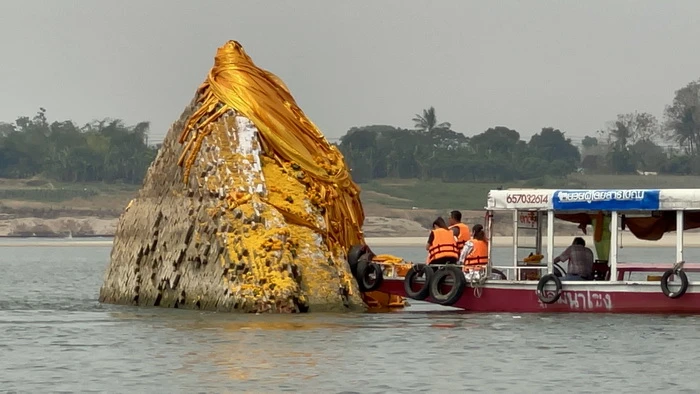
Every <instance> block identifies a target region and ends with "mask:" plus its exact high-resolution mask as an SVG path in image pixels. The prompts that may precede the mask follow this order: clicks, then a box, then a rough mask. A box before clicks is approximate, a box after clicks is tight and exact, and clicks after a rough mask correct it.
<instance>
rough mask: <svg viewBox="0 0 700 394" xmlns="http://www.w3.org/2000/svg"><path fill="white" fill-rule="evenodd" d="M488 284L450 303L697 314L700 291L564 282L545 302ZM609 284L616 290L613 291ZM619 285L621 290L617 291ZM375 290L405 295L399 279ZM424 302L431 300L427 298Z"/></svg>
mask: <svg viewBox="0 0 700 394" xmlns="http://www.w3.org/2000/svg"><path fill="white" fill-rule="evenodd" d="M489 284H490V285H491V286H498V287H497V288H494V287H485V288H483V289H481V296H480V297H477V296H476V294H474V289H473V288H471V287H466V288H465V289H464V293H463V294H462V297H461V298H460V299H459V301H457V303H455V304H454V305H450V306H452V307H455V308H461V309H464V310H467V311H472V312H504V313H541V312H546V313H547V312H567V313H571V312H574V313H657V314H672V313H677V314H681V313H682V314H700V292H699V293H696V292H691V290H690V288H689V289H688V292H687V293H686V294H684V295H683V296H682V297H680V298H677V299H671V298H668V297H666V296H665V295H664V294H663V293H662V292H661V287H660V286H658V285H657V286H638V287H639V290H634V289H632V288H630V287H631V286H634V285H629V286H624V285H622V284H610V285H597V286H596V285H590V286H576V285H573V286H571V289H567V285H566V284H564V287H563V289H564V290H563V291H562V295H561V297H560V298H559V300H558V301H557V302H555V303H553V304H545V303H543V302H542V301H540V299H539V297H537V293H536V290H537V285H536V284H524V283H513V282H503V283H498V282H497V281H492V282H489ZM489 284H487V286H488V285H489ZM611 285H612V286H611ZM613 286H615V287H617V289H618V290H613V289H612V288H611V287H613ZM622 286H624V290H619V289H621V288H623V287H622ZM576 287H578V288H579V289H576ZM584 287H588V289H586V288H584ZM605 287H608V288H609V289H605ZM378 291H381V292H386V293H390V294H396V295H400V296H403V297H407V296H406V292H405V291H404V285H403V279H389V278H387V279H385V280H384V282H383V283H382V286H381V287H380V289H379V290H378ZM407 298H408V297H407ZM408 299H409V300H410V298H408ZM425 301H427V302H433V301H432V300H431V299H430V298H428V299H426V300H425Z"/></svg>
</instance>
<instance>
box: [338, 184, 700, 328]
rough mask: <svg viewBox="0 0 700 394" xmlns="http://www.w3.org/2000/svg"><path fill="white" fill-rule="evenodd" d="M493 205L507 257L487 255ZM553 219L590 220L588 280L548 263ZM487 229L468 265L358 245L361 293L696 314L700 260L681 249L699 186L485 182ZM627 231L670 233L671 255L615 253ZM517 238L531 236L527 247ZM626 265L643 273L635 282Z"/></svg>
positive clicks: (496, 305)
mask: <svg viewBox="0 0 700 394" xmlns="http://www.w3.org/2000/svg"><path fill="white" fill-rule="evenodd" d="M496 212H512V217H513V226H514V227H513V252H512V260H510V261H493V259H492V257H491V255H492V253H491V245H492V242H491V240H492V234H493V233H494V231H493V230H494V229H493V225H494V221H493V215H494V213H496ZM555 218H557V219H560V220H565V221H569V222H573V223H578V224H579V228H581V229H582V230H583V231H585V230H586V228H587V227H588V226H592V227H593V238H594V240H595V242H594V244H595V245H594V247H595V249H596V252H597V256H598V257H597V260H596V261H595V263H594V266H593V279H592V280H585V281H565V280H562V278H563V277H564V276H565V274H566V270H565V269H564V268H563V267H562V266H561V265H560V264H559V263H556V264H555V263H554V262H553V260H554V257H555V254H554V219H555ZM484 227H485V228H486V229H487V237H488V239H489V259H488V263H487V264H486V265H485V266H483V267H481V268H480V269H479V270H478V271H476V272H473V273H467V274H464V273H463V272H462V267H461V266H454V265H452V266H427V265H425V264H413V263H407V262H405V261H401V262H396V261H388V260H387V258H386V257H383V256H375V255H374V254H373V253H372V252H371V250H370V249H369V248H368V247H367V246H360V245H358V246H356V247H353V248H354V249H353V251H352V253H349V261H350V264H351V268H353V272H354V273H355V275H356V278H357V280H358V283H359V284H360V289H361V290H363V291H366V292H368V291H375V292H379V293H386V294H391V295H395V296H400V297H407V298H409V299H415V300H424V301H427V302H432V303H436V304H440V305H446V306H452V307H456V308H461V309H464V310H467V311H473V312H513V313H528V312H588V313H668V314H676V313H678V314H680V313H689V314H695V313H700V282H693V281H690V280H689V279H688V275H687V274H686V273H691V272H698V271H700V264H699V263H685V260H684V250H683V235H684V231H687V230H690V229H695V228H700V189H666V190H663V189H662V190H659V189H656V190H651V189H639V190H638V189H634V190H630V189H626V190H542V189H525V190H524V189H519V190H492V191H490V192H489V194H488V200H487V204H486V215H485V224H484ZM625 229H628V230H629V231H630V232H631V233H632V234H634V236H635V237H637V238H639V239H645V240H650V241H654V240H659V239H661V237H662V236H663V235H664V234H665V233H668V232H675V236H676V256H675V261H659V262H656V263H635V262H627V261H620V259H618V256H619V253H618V252H619V248H618V245H619V241H620V234H619V232H620V230H625ZM526 232H529V233H531V235H530V236H529V237H528V236H527V234H525V233H526ZM524 235H525V236H524ZM523 238H524V239H525V240H527V238H529V239H530V240H531V241H534V242H533V243H532V244H530V245H525V244H524V240H523ZM572 238H573V237H572ZM543 241H546V242H543ZM587 246H589V245H587ZM350 257H352V259H351V258H350ZM631 273H647V274H648V276H647V277H646V280H632V279H631V278H630V275H631Z"/></svg>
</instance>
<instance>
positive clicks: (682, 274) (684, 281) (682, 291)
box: [661, 269, 688, 299]
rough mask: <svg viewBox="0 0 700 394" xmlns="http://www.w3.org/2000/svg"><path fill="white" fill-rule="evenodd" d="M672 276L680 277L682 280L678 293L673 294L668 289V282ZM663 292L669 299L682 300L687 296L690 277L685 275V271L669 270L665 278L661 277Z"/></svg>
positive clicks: (665, 273)
mask: <svg viewBox="0 0 700 394" xmlns="http://www.w3.org/2000/svg"><path fill="white" fill-rule="evenodd" d="M672 275H678V277H679V278H681V288H680V290H678V291H677V292H675V293H674V292H672V291H671V290H670V289H669V288H668V280H669V279H670V278H671V276H672ZM661 291H663V292H664V295H665V296H666V297H668V298H673V299H675V298H680V297H682V296H683V294H685V292H686V291H688V276H687V275H686V274H685V272H684V271H683V270H675V271H674V270H672V269H670V270H667V271H665V272H664V274H663V276H661Z"/></svg>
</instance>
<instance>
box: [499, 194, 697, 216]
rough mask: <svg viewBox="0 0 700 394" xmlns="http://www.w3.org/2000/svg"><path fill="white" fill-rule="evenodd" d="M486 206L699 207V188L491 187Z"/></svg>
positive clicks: (565, 208)
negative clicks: (494, 188) (496, 188)
mask: <svg viewBox="0 0 700 394" xmlns="http://www.w3.org/2000/svg"><path fill="white" fill-rule="evenodd" d="M486 209H492V210H514V209H523V210H526V209H532V210H554V211H562V212H566V211H568V212H581V211H664V210H671V211H673V210H700V189H588V190H585V189H583V190H582V189H562V190H559V189H508V190H491V191H490V192H489V195H488V200H487V203H486Z"/></svg>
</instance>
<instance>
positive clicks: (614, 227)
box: [609, 211, 620, 281]
mask: <svg viewBox="0 0 700 394" xmlns="http://www.w3.org/2000/svg"><path fill="white" fill-rule="evenodd" d="M610 216H611V217H610V258H609V260H610V280H611V281H616V280H617V245H618V237H619V235H620V232H619V230H618V215H617V211H612V212H610Z"/></svg>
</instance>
